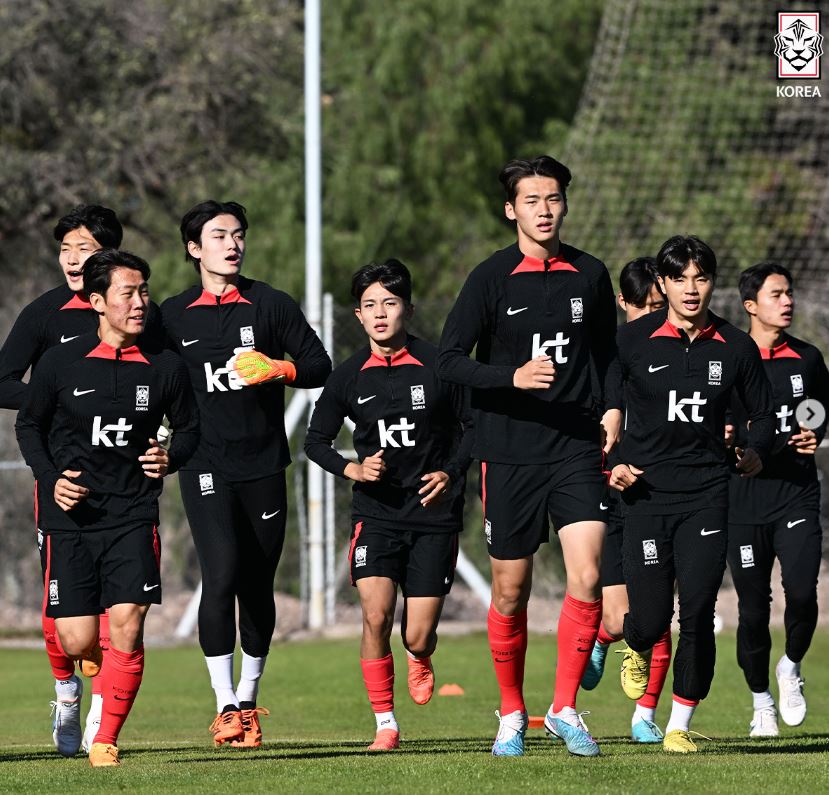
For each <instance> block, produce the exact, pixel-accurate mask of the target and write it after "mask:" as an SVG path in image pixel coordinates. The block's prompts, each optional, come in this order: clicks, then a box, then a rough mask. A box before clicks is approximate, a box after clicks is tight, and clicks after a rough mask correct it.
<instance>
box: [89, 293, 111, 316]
mask: <svg viewBox="0 0 829 795" xmlns="http://www.w3.org/2000/svg"><path fill="white" fill-rule="evenodd" d="M89 303H90V304H92V308H93V309H94V310H95V311H96V312H97V313H98V314H99V315H103V314H104V309H105V308H106V303H107V302H106V299H105V298H104V297H103V296H102V295H101V294H100V293H90V295H89Z"/></svg>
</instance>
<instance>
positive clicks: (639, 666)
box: [613, 646, 649, 674]
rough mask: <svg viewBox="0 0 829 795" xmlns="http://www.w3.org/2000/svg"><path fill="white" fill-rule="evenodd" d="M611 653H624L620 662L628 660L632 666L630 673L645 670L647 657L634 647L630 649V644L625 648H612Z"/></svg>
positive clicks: (638, 672) (641, 672)
mask: <svg viewBox="0 0 829 795" xmlns="http://www.w3.org/2000/svg"><path fill="white" fill-rule="evenodd" d="M613 653H614V654H623V655H624V657H622V663H624V662H625V660H630V663H631V666H632V670H631V673H633V674H643V673H644V672H645V671H646V670H647V667H648V661H649V658H648V657H647V656H646V655H644V654H640V653H639V652H638V651H636V649H631V648H630V646H628V647H627V648H626V649H614V650H613Z"/></svg>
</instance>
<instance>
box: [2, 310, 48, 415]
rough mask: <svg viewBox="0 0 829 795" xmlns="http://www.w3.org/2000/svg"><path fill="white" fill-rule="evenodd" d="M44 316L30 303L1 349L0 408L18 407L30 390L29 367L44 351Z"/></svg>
mask: <svg viewBox="0 0 829 795" xmlns="http://www.w3.org/2000/svg"><path fill="white" fill-rule="evenodd" d="M41 338H42V329H41V320H40V318H39V317H38V313H37V311H36V309H35V308H34V307H33V306H32V305H31V304H29V306H27V307H26V308H25V309H24V310H23V311H22V312H21V313H20V315H19V316H18V318H17V320H16V321H15V323H14V325H13V326H12V330H11V331H10V332H9V336H8V337H7V338H6V342H5V343H4V344H3V348H2V349H0V408H4V409H19V408H20V407H21V406H22V405H23V400H24V398H25V396H26V392H27V390H28V385H27V384H26V383H25V382H24V381H23V376H24V375H26V371H27V370H28V369H29V367H31V366H32V364H34V363H35V362H36V361H37V360H38V358H39V355H40V354H41V353H42V339H41Z"/></svg>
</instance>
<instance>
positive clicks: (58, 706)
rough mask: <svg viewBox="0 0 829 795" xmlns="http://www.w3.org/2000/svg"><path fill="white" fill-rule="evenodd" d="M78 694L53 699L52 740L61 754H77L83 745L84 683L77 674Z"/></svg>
mask: <svg viewBox="0 0 829 795" xmlns="http://www.w3.org/2000/svg"><path fill="white" fill-rule="evenodd" d="M73 678H74V679H75V680H76V687H77V691H76V692H77V695H76V696H75V698H72V699H60V700H58V701H52V702H51V705H50V706H51V707H52V740H53V741H54V743H55V748H57V749H58V753H59V754H60V755H61V756H75V754H76V753H78V749H79V748H80V747H81V740H82V739H83V734H82V732H81V695H82V694H83V683H82V682H81V680H80V679H78V677H77V676H75V677H73Z"/></svg>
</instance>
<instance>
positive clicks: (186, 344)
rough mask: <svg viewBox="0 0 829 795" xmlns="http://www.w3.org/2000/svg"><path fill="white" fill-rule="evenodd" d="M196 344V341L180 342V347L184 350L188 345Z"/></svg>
mask: <svg viewBox="0 0 829 795" xmlns="http://www.w3.org/2000/svg"><path fill="white" fill-rule="evenodd" d="M197 342H198V340H182V341H181V347H182V348H186V347H187V346H188V345H195V343H197Z"/></svg>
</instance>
